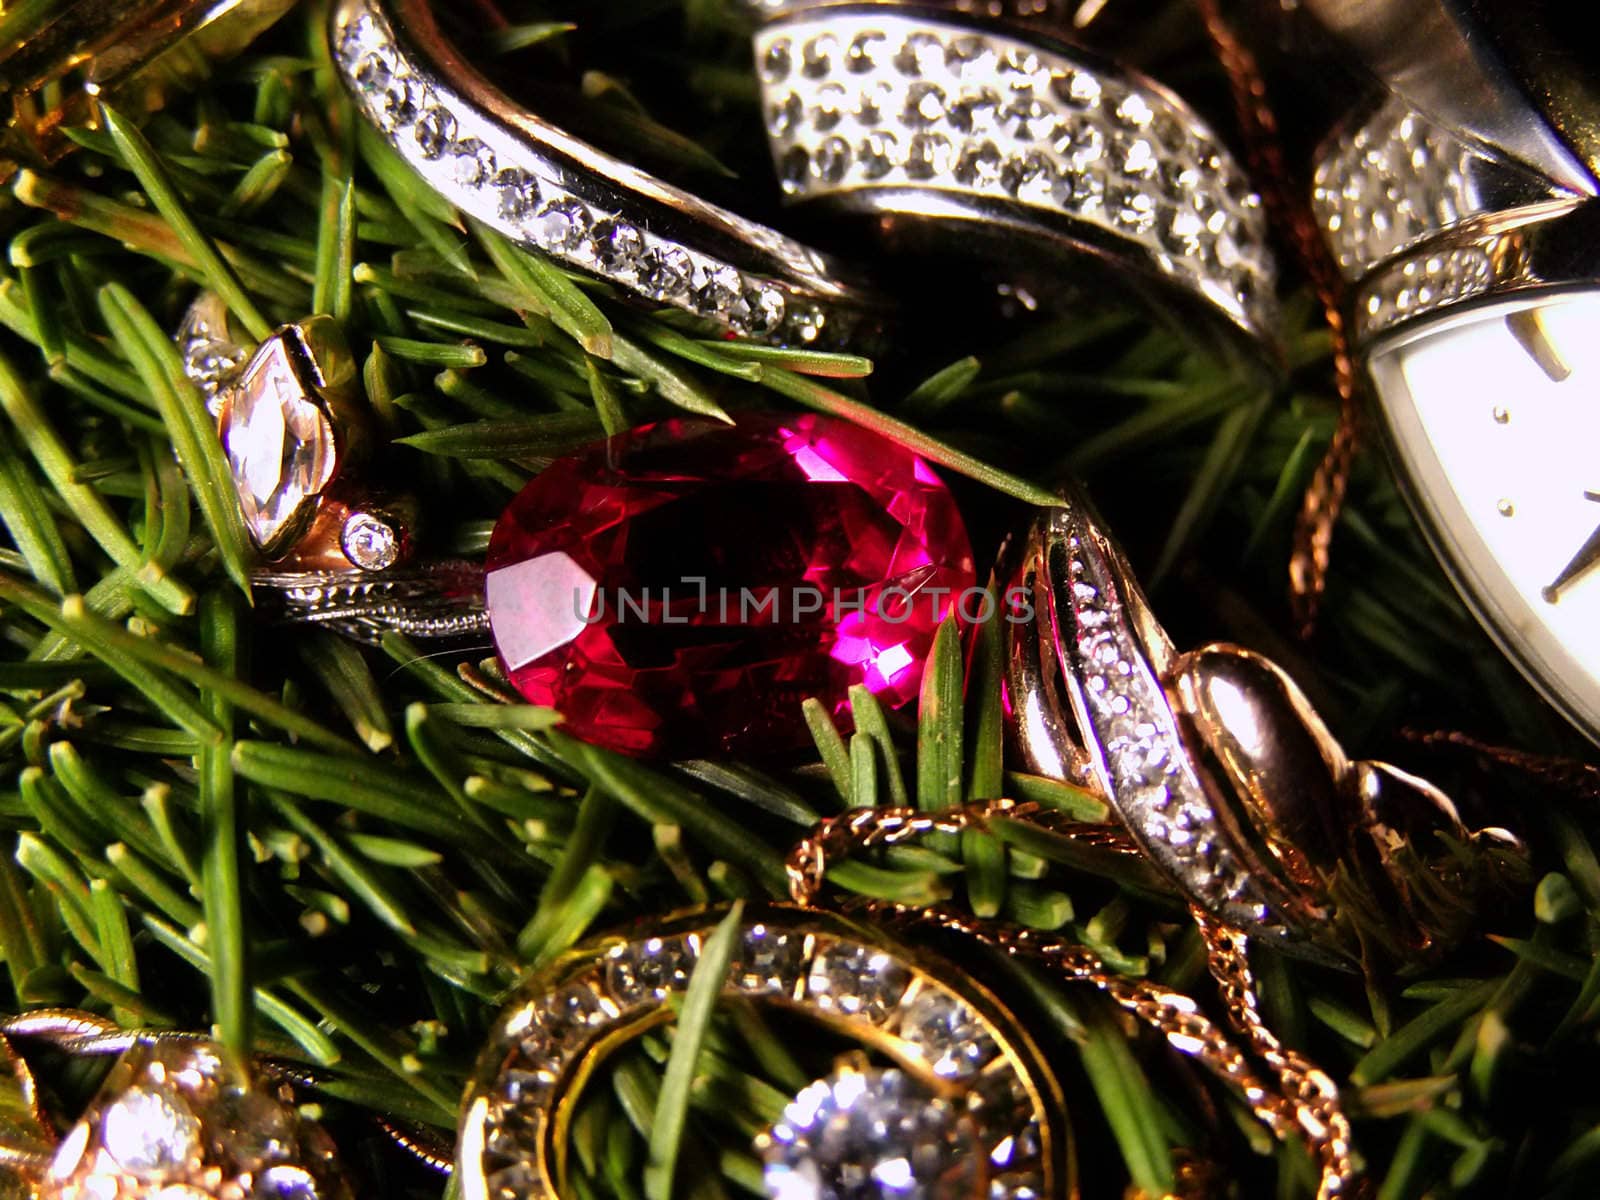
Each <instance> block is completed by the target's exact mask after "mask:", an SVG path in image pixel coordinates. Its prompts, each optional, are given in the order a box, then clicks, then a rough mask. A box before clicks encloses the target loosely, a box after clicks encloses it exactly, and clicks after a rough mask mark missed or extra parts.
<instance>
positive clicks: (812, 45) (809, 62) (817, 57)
mask: <svg viewBox="0 0 1600 1200" xmlns="http://www.w3.org/2000/svg"><path fill="white" fill-rule="evenodd" d="M838 53H839V39H838V38H836V37H834V36H833V34H831V33H820V34H818V35H817V36H816V37H814V38H812V39H811V40H810V41H809V42H807V43H806V48H805V50H803V51H802V52H801V55H800V71H801V73H802V74H803V75H805V76H807V77H808V78H810V79H822V78H823V77H825V76H826V75H827V74H828V72H829V71H830V70H831V69H832V67H833V56H834V55H836V54H838Z"/></svg>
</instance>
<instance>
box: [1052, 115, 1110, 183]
mask: <svg viewBox="0 0 1600 1200" xmlns="http://www.w3.org/2000/svg"><path fill="white" fill-rule="evenodd" d="M1055 150H1056V153H1057V154H1059V155H1061V157H1062V158H1064V159H1065V160H1066V162H1067V165H1068V166H1070V167H1071V168H1072V169H1073V170H1074V171H1088V170H1094V169H1099V168H1102V167H1103V165H1104V162H1105V155H1106V137H1105V134H1104V133H1102V132H1101V131H1100V127H1099V126H1098V125H1095V124H1091V123H1089V122H1087V121H1084V122H1082V123H1079V124H1076V125H1074V126H1070V127H1069V126H1062V128H1061V133H1060V136H1058V137H1057V138H1056V140H1055Z"/></svg>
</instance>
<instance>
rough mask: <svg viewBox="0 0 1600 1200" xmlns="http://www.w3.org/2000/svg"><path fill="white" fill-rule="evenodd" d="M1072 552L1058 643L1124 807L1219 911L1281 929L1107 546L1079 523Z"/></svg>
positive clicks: (1136, 827)
mask: <svg viewBox="0 0 1600 1200" xmlns="http://www.w3.org/2000/svg"><path fill="white" fill-rule="evenodd" d="M1066 545H1067V547H1068V549H1069V552H1070V555H1071V557H1070V565H1069V570H1070V571H1071V593H1070V597H1069V599H1070V612H1061V611H1060V610H1058V620H1059V621H1060V622H1061V629H1060V633H1059V637H1060V641H1061V645H1062V647H1063V650H1064V653H1066V654H1068V655H1069V656H1070V658H1071V663H1070V667H1069V671H1068V675H1069V677H1073V678H1076V679H1077V680H1079V681H1080V687H1081V698H1082V703H1083V706H1084V708H1085V710H1086V712H1087V715H1088V719H1089V724H1090V726H1091V727H1092V730H1093V734H1094V741H1095V742H1096V743H1098V745H1099V747H1100V750H1101V753H1102V754H1103V756H1104V761H1105V772H1106V775H1107V777H1108V778H1107V783H1108V785H1109V789H1110V791H1111V792H1112V794H1113V795H1114V796H1115V797H1116V798H1117V808H1118V809H1119V810H1120V811H1121V813H1122V814H1123V818H1124V820H1125V821H1126V822H1127V823H1128V825H1129V828H1130V830H1131V831H1132V832H1133V833H1134V834H1135V836H1137V837H1138V838H1139V839H1140V840H1141V841H1142V842H1144V844H1145V845H1146V846H1147V847H1148V848H1149V849H1150V852H1151V854H1152V855H1153V856H1154V857H1155V858H1156V859H1157V860H1158V861H1160V862H1161V863H1162V864H1163V865H1164V866H1166V867H1167V869H1169V870H1170V871H1172V873H1173V874H1175V875H1177V876H1178V877H1179V878H1181V879H1183V880H1185V881H1186V882H1187V883H1188V885H1189V886H1190V887H1191V888H1193V889H1194V890H1195V892H1196V893H1197V894H1198V895H1199V896H1200V897H1201V898H1202V899H1204V900H1205V901H1206V902H1207V904H1208V906H1209V907H1211V908H1212V909H1213V910H1214V911H1218V912H1220V913H1221V915H1223V916H1224V917H1225V918H1227V917H1229V916H1230V914H1231V919H1232V920H1233V922H1234V923H1235V924H1237V925H1239V926H1240V927H1242V928H1247V929H1266V930H1272V929H1277V928H1280V927H1281V921H1280V919H1279V917H1278V916H1277V914H1276V913H1275V912H1274V911H1273V910H1272V907H1271V906H1270V905H1269V904H1268V902H1267V899H1266V897H1265V894H1264V893H1263V891H1262V886H1261V882H1260V880H1258V879H1257V878H1256V877H1255V876H1254V875H1253V874H1252V873H1251V871H1250V870H1249V868H1248V866H1247V865H1246V864H1244V863H1241V862H1240V861H1239V860H1238V858H1237V857H1236V856H1235V855H1234V854H1233V853H1232V852H1231V851H1230V850H1229V849H1228V847H1227V843H1226V836H1225V834H1224V832H1223V831H1222V829H1221V828H1220V827H1219V825H1218V821H1217V816H1216V813H1215V811H1214V810H1213V809H1212V807H1211V803H1210V801H1209V800H1208V799H1207V797H1206V793H1205V789H1204V786H1203V785H1202V784H1201V782H1200V780H1199V778H1198V777H1197V776H1196V774H1195V771H1194V767H1193V766H1192V765H1191V764H1190V759H1189V754H1188V751H1187V749H1186V748H1185V745H1184V742H1183V739H1182V736H1181V735H1180V733H1179V730H1178V722H1177V718H1176V716H1175V715H1174V714H1173V711H1172V706H1171V704H1170V702H1169V701H1168V699H1167V695H1166V691H1165V689H1164V688H1163V687H1162V686H1161V682H1160V680H1159V679H1157V678H1156V675H1155V673H1154V671H1153V670H1152V669H1151V667H1150V664H1149V662H1148V660H1147V659H1146V657H1145V655H1144V653H1143V651H1142V649H1141V647H1140V644H1139V640H1138V638H1137V636H1136V634H1135V632H1134V630H1133V627H1132V625H1131V622H1130V621H1129V619H1128V614H1127V611H1126V609H1125V607H1124V605H1123V601H1122V598H1121V597H1120V596H1119V594H1118V590H1117V583H1116V579H1117V572H1116V571H1115V570H1114V568H1113V566H1112V563H1111V561H1110V559H1109V555H1108V553H1107V551H1106V549H1105V547H1104V546H1103V545H1102V544H1101V543H1100V542H1099V540H1098V539H1097V538H1096V537H1094V535H1093V534H1091V533H1090V532H1089V531H1088V530H1087V529H1085V528H1084V527H1083V526H1082V525H1081V524H1078V523H1076V522H1074V525H1073V526H1072V528H1071V530H1070V532H1069V533H1068V536H1067V538H1066ZM1069 620H1070V624H1069V623H1068V622H1069Z"/></svg>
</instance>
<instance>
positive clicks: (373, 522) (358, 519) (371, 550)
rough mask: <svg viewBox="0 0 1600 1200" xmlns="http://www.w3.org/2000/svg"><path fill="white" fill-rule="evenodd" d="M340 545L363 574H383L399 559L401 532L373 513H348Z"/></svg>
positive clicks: (340, 536) (341, 532)
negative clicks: (365, 572) (383, 571)
mask: <svg viewBox="0 0 1600 1200" xmlns="http://www.w3.org/2000/svg"><path fill="white" fill-rule="evenodd" d="M339 545H340V547H341V548H342V549H343V550H344V554H345V557H346V558H348V559H349V560H350V561H351V562H353V563H355V565H356V566H358V567H360V568H361V569H362V570H363V571H382V570H384V569H385V568H387V567H392V566H394V564H395V563H396V562H397V561H398V560H399V558H400V545H401V538H400V531H399V530H398V529H396V528H395V526H394V524H393V523H392V522H391V521H389V520H387V519H386V518H384V517H381V516H378V515H377V514H375V513H368V512H356V513H351V514H350V515H349V516H348V517H347V518H345V522H344V528H343V529H341V530H340V532H339Z"/></svg>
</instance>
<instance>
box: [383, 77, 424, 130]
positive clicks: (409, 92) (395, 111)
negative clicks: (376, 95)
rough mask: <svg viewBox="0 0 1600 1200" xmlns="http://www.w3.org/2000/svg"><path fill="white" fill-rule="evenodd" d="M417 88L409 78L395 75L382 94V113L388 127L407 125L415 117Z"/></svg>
mask: <svg viewBox="0 0 1600 1200" xmlns="http://www.w3.org/2000/svg"><path fill="white" fill-rule="evenodd" d="M417 92H418V89H417V87H416V85H415V84H413V83H412V82H411V80H410V79H407V78H404V77H396V78H395V79H393V80H391V81H390V83H389V87H388V90H387V91H385V92H384V94H383V115H384V119H385V120H386V122H387V123H388V126H389V128H390V129H398V128H399V127H400V126H402V125H409V124H411V122H413V121H415V120H416V119H417V108H418V105H419V103H420V101H419V98H418V94H417Z"/></svg>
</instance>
